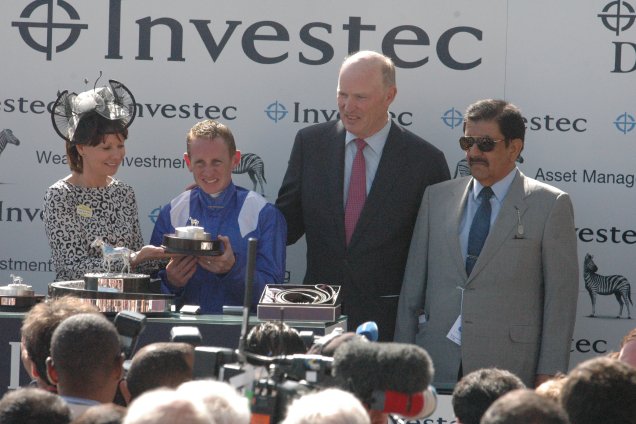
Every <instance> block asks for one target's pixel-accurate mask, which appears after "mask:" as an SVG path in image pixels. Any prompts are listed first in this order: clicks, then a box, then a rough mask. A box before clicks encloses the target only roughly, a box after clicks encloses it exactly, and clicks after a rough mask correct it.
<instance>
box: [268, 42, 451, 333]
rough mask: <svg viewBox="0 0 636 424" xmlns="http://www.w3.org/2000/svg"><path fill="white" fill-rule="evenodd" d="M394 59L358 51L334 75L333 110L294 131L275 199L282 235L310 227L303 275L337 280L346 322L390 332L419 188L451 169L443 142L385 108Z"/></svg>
mask: <svg viewBox="0 0 636 424" xmlns="http://www.w3.org/2000/svg"><path fill="white" fill-rule="evenodd" d="M396 93H397V87H396V85H395V66H394V65H393V62H392V61H391V60H390V59H389V58H388V57H386V56H383V55H381V54H379V53H375V52H370V51H362V52H358V53H356V54H354V55H352V56H350V57H348V58H347V59H346V60H345V61H344V63H343V64H342V67H341V68H340V74H339V78H338V90H337V99H338V109H339V112H340V120H338V121H331V122H326V123H322V124H317V125H313V126H310V127H307V128H304V129H302V130H300V131H299V132H298V134H297V135H296V141H295V142H294V147H293V149H292V152H291V157H290V159H289V166H288V168H287V173H286V174H285V178H284V180H283V184H282V186H281V188H280V191H279V193H278V199H277V200H276V205H277V206H278V207H279V208H280V210H281V211H282V212H283V215H285V218H286V220H287V226H288V232H287V244H293V243H295V242H296V241H297V240H298V239H299V238H300V237H302V235H303V234H305V235H306V237H307V273H306V275H305V280H304V281H305V283H307V284H310V283H330V284H334V285H341V286H342V294H343V312H344V313H345V314H346V315H348V319H349V322H348V323H349V328H354V329H355V328H356V326H358V325H359V324H361V323H363V322H365V321H375V322H376V323H377V324H378V328H379V336H380V339H381V340H392V339H393V330H394V326H395V315H396V311H397V301H398V296H399V293H400V287H401V284H402V277H403V274H404V266H405V263H406V256H407V253H408V248H409V244H410V241H411V235H412V232H413V226H414V224H415V219H416V216H417V211H418V208H419V205H420V202H421V200H422V194H423V193H424V189H425V188H426V187H427V186H428V185H429V184H434V183H437V182H440V181H444V180H447V179H448V178H450V173H449V171H448V165H447V164H446V159H445V158H444V155H443V153H442V152H441V151H439V150H438V149H437V148H435V147H434V146H432V145H431V144H429V143H428V142H426V141H424V140H422V139H421V138H419V137H418V136H416V135H415V134H413V133H411V132H409V131H407V130H406V129H404V128H401V127H400V126H398V125H396V124H395V123H394V122H393V121H392V120H391V119H390V118H389V113H388V110H389V106H390V105H391V103H392V102H393V100H394V99H395V96H396Z"/></svg>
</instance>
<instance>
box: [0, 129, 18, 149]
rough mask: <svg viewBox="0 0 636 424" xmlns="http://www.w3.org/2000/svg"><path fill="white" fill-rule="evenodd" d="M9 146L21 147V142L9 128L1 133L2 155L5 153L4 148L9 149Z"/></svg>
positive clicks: (0, 146) (0, 145)
mask: <svg viewBox="0 0 636 424" xmlns="http://www.w3.org/2000/svg"><path fill="white" fill-rule="evenodd" d="M7 144H15V145H16V146H19V145H20V140H18V138H17V137H16V136H15V135H13V131H11V130H10V129H8V128H6V129H4V130H2V131H0V155H1V154H2V152H3V151H4V148H5V147H7Z"/></svg>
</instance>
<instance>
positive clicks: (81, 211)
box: [76, 205, 93, 218]
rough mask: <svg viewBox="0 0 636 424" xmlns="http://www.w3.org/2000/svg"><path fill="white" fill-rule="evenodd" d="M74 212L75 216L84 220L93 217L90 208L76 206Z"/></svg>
mask: <svg viewBox="0 0 636 424" xmlns="http://www.w3.org/2000/svg"><path fill="white" fill-rule="evenodd" d="M76 211H77V214H78V215H79V216H81V217H84V218H92V217H93V210H92V209H91V208H90V206H86V205H77V208H76Z"/></svg>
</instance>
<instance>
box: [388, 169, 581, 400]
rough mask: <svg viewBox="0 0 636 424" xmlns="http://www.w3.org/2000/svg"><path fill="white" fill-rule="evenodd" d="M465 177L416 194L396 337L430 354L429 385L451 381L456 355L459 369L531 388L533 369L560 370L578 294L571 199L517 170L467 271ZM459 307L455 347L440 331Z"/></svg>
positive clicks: (567, 352)
mask: <svg viewBox="0 0 636 424" xmlns="http://www.w3.org/2000/svg"><path fill="white" fill-rule="evenodd" d="M471 182H472V177H465V178H462V179H456V180H451V181H447V182H444V183H440V184H436V185H434V186H431V187H429V188H428V189H427V190H426V192H425V194H424V199H423V201H422V205H421V208H420V211H419V215H418V219H417V223H416V226H415V230H414V233H413V239H412V241H411V247H410V250H409V256H408V261H407V266H406V271H405V275H404V283H403V285H402V292H401V295H400V301H399V306H398V318H397V324H396V336H395V337H396V341H400V342H415V343H417V344H418V345H420V346H422V347H424V348H425V349H426V350H427V351H428V352H429V353H430V354H431V357H432V359H433V363H434V365H435V382H436V384H438V385H442V386H447V385H452V384H454V383H455V382H456V381H457V373H458V369H459V364H460V361H461V363H462V367H463V372H464V374H467V373H469V372H471V371H474V370H476V369H479V368H483V367H498V368H503V369H507V370H510V371H511V372H513V373H515V374H516V375H518V376H519V377H520V378H521V379H522V380H523V381H524V383H525V384H526V385H529V386H530V387H532V385H533V384H534V377H535V375H536V374H554V373H556V372H557V371H563V372H567V369H568V361H569V355H570V343H571V337H572V332H573V330H574V321H575V313H576V303H577V295H578V258H577V250H576V234H575V230H574V215H573V210H572V203H571V201H570V198H569V196H568V195H567V194H566V193H564V192H562V191H560V190H558V189H556V188H554V187H552V186H549V185H547V184H543V183H540V182H538V181H536V180H533V179H531V178H527V177H525V176H524V175H523V174H522V173H521V172H519V173H518V174H517V175H516V177H515V179H514V180H513V182H512V185H511V186H510V189H509V191H508V193H507V195H506V197H505V199H504V201H503V204H502V207H501V210H500V212H499V215H498V216H497V219H496V221H495V222H494V224H493V227H492V228H491V230H490V233H489V235H488V238H487V239H486V243H485V245H484V247H483V250H482V252H481V255H480V256H479V259H478V260H477V263H476V264H475V268H474V269H473V272H472V273H471V275H470V277H467V276H466V271H465V266H464V261H463V257H462V252H461V248H460V243H459V231H460V230H459V225H460V220H461V217H462V212H463V211H464V208H465V203H466V199H467V196H468V193H469V189H470V187H471ZM519 223H521V224H522V225H523V227H524V234H523V237H522V238H521V237H519V231H518V224H519ZM462 295H463V302H462ZM460 311H461V313H462V333H461V338H462V342H461V348H460V346H458V345H457V344H455V343H454V342H452V341H451V340H449V339H448V338H447V337H446V336H447V334H448V332H449V330H450V329H451V327H452V326H453V323H454V322H455V320H456V319H457V317H458V316H459V315H460Z"/></svg>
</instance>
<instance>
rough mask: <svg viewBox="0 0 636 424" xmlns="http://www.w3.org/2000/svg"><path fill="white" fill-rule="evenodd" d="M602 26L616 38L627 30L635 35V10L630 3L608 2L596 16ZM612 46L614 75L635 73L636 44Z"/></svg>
mask: <svg viewBox="0 0 636 424" xmlns="http://www.w3.org/2000/svg"><path fill="white" fill-rule="evenodd" d="M597 16H598V18H599V19H600V21H601V23H602V24H603V26H604V27H605V28H606V29H607V30H609V31H611V32H612V33H614V35H615V36H616V37H617V38H618V37H621V36H625V33H626V32H627V31H628V30H630V29H631V30H632V31H631V33H632V34H636V30H635V29H634V22H636V10H635V9H634V6H633V4H632V3H631V2H626V1H621V0H616V1H610V2H609V3H607V4H606V5H605V7H603V10H602V11H601V12H600V13H599V14H598V15H597ZM612 44H613V45H614V69H612V72H614V73H628V72H633V71H636V43H632V42H629V41H612Z"/></svg>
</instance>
